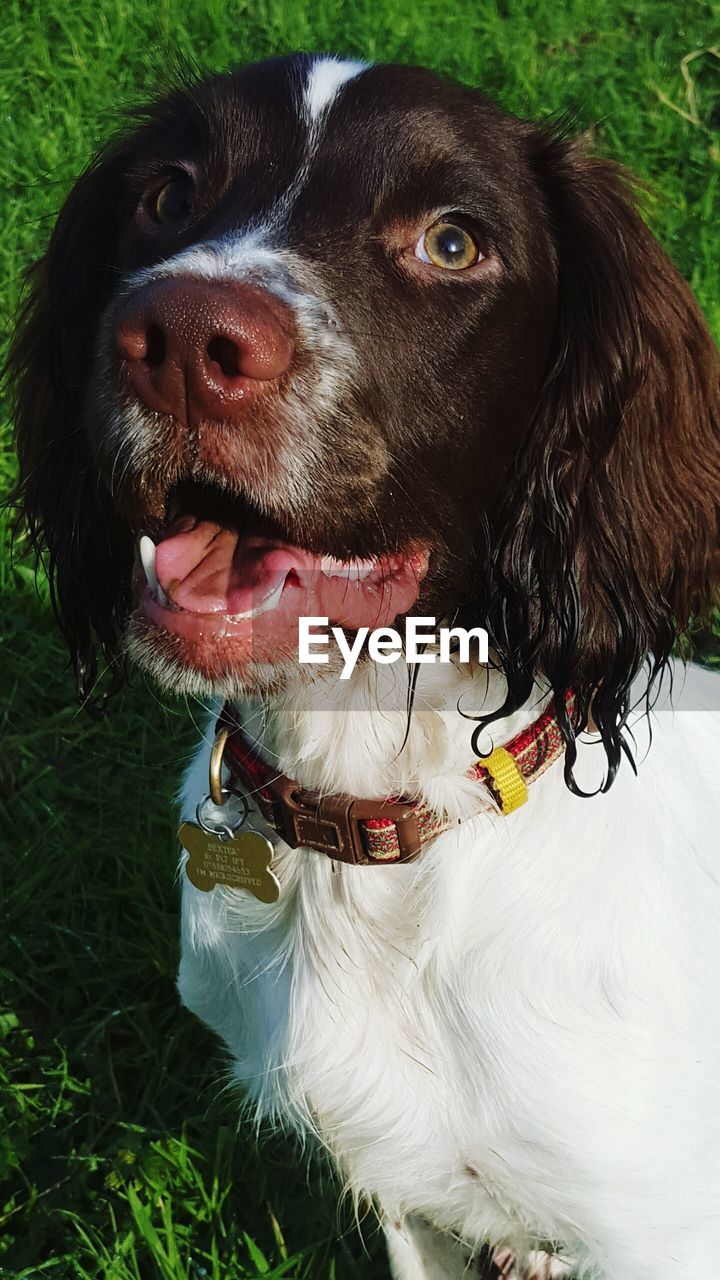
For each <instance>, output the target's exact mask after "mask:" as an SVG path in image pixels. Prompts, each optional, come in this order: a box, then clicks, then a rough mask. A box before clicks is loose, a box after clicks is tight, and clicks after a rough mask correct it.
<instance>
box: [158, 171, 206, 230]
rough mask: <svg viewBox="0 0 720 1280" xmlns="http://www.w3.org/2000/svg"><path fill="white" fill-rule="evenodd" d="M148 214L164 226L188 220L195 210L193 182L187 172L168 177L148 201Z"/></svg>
mask: <svg viewBox="0 0 720 1280" xmlns="http://www.w3.org/2000/svg"><path fill="white" fill-rule="evenodd" d="M149 209H150V214H151V216H152V217H153V219H154V220H155V222H160V223H162V225H163V226H164V227H178V226H182V225H184V224H185V223H186V222H189V221H190V219H191V218H192V216H193V213H194V212H195V184H194V183H193V180H192V178H191V177H190V175H189V174H185V173H179V174H176V176H175V177H174V178H169V179H168V181H167V182H165V183H164V184H163V186H162V187H161V188H160V190H159V191H157V192H156V193H155V194H154V195H153V196H152V197H151V199H150V201H149Z"/></svg>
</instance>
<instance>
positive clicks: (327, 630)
mask: <svg viewBox="0 0 720 1280" xmlns="http://www.w3.org/2000/svg"><path fill="white" fill-rule="evenodd" d="M328 623H329V619H328V618H299V619H298V624H299V631H298V658H299V660H300V662H311V663H315V662H317V663H323V662H329V661H330V654H329V653H328V647H329V645H330V640H331V638H332V639H333V640H334V641H335V644H336V645H337V647H338V649H339V650H340V653H341V655H342V657H343V663H344V665H343V669H342V671H341V673H340V679H341V680H349V678H350V676H351V675H352V673H353V671H354V670H355V664H356V663H357V660H358V658H359V657H360V654H361V653H362V651H363V647H364V646H365V644H366V643H367V650H368V654H369V656H370V658H371V659H372V661H373V662H380V663H383V664H385V665H387V664H389V663H391V662H397V660H398V658H400V657H401V656H404V658H405V661H406V662H410V663H414V662H450V661H452V659H453V658H458V659H459V661H460V662H469V661H470V653H471V647H470V646H471V643H472V642H473V641H474V642H475V643H476V645H477V656H478V660H479V661H480V662H487V660H488V634H487V631H485V630H484V628H483V627H471V628H470V630H466V628H465V627H440V628H439V629H438V628H437V623H436V620H435V618H407V619H406V620H405V635H404V637H403V636H402V635H401V634H400V632H399V631H396V630H395V628H394V627H376V628H375V629H374V630H371V629H370V627H359V628H358V630H357V632H356V634H355V637H354V639H353V642H352V644H350V643H349V642H348V639H347V637H346V635H345V632H344V631H343V629H342V627H329V626H328ZM427 646H431V648H430V651H428V648H427Z"/></svg>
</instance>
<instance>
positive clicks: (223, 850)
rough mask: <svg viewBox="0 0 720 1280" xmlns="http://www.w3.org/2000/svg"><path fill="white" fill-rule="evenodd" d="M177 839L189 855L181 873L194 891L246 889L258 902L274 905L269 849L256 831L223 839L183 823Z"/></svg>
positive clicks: (275, 889) (277, 889) (276, 887)
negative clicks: (218, 885)
mask: <svg viewBox="0 0 720 1280" xmlns="http://www.w3.org/2000/svg"><path fill="white" fill-rule="evenodd" d="M178 835H179V837H180V843H181V845H182V847H183V849H186V850H187V852H188V854H189V855H190V856H189V858H188V860H187V862H186V864H185V870H186V872H187V875H188V879H189V880H190V881H191V883H192V884H194V885H195V888H196V889H202V890H204V891H205V892H208V891H209V890H210V889H213V888H214V887H215V885H216V884H224V885H227V887H228V888H229V889H247V891H248V893H252V894H253V895H254V896H255V897H256V898H258V899H259V901H260V902H277V900H278V898H279V897H280V883H279V881H278V879H277V877H276V876H275V875H274V873H273V871H272V870H271V867H270V864H271V862H272V855H273V847H272V845H271V843H270V841H269V840H267V839H266V838H265V836H261V835H260V833H259V832H258V831H241V832H239V833H238V835H229V836H224V835H220V834H219V833H217V832H214V831H205V830H204V829H203V828H202V827H199V826H197V825H196V824H195V823H194V822H183V824H182V826H181V828H180V830H179V832H178Z"/></svg>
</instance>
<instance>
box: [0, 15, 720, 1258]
mask: <svg viewBox="0 0 720 1280" xmlns="http://www.w3.org/2000/svg"><path fill="white" fill-rule="evenodd" d="M719 17H720V11H719V10H718V8H717V6H714V5H712V4H710V3H707V2H706V0H632V2H629V0H569V2H567V3H564V4H560V3H558V0H537V2H536V3H532V2H531V0H525V2H520V0H497V3H491V2H489V0H477V3H474V4H471V3H464V2H463V0H442V2H440V0H428V2H426V3H424V2H423V0H417V2H416V3H408V2H407V0H405V2H404V3H402V4H400V3H398V0H385V3H378V2H377V0H373V2H370V0H368V2H367V3H361V2H356V3H348V4H344V5H343V4H342V3H340V0H316V2H315V4H314V5H309V4H303V3H299V0H285V2H284V3H278V2H277V0H255V3H252V4H251V3H244V2H236V3H233V0H204V3H199V0H186V2H185V3H183V4H182V5H176V4H175V3H171V0H137V2H136V3H133V2H132V0H74V2H73V3H71V0H67V2H66V3H62V0H42V2H41V0H5V3H4V6H3V10H2V16H1V17H0V35H1V39H0V127H1V133H0V205H1V206H2V207H1V212H0V221H1V225H2V235H0V277H1V280H0V290H1V292H0V308H1V309H2V312H3V315H4V316H6V317H7V319H6V324H5V325H4V326H3V329H5V330H7V329H8V328H9V327H10V325H11V323H12V320H11V317H12V315H13V312H14V309H15V306H16V304H17V300H18V295H19V292H20V286H21V273H22V269H23V267H24V266H25V264H26V263H27V262H28V260H29V259H30V258H31V257H32V255H33V254H34V253H35V252H36V251H37V250H38V249H39V248H40V247H41V246H42V244H43V241H44V239H45V237H46V236H47V233H48V228H49V226H50V222H51V218H52V214H53V211H54V210H56V209H57V207H58V204H59V202H60V201H61V199H62V196H63V193H64V192H65V191H66V190H67V188H68V185H69V184H70V182H71V181H72V179H73V176H74V175H76V174H77V172H78V171H79V169H80V168H81V167H82V166H83V165H84V164H85V162H86V161H87V159H88V158H89V156H90V154H91V153H92V150H93V148H94V147H95V146H96V144H97V143H98V142H100V141H101V139H103V138H104V137H105V136H106V135H107V134H108V132H110V131H111V129H112V128H113V127H114V125H115V124H116V122H118V121H119V120H120V119H121V118H122V114H123V110H124V109H125V108H126V107H127V106H128V105H130V104H132V103H134V102H137V101H138V100H139V98H141V97H142V96H143V94H145V93H147V92H148V91H152V90H153V88H154V87H155V86H156V85H157V83H158V82H159V81H160V82H162V81H163V80H164V79H166V78H167V76H168V73H169V71H170V70H171V69H172V68H173V67H174V66H176V65H177V64H178V63H180V64H187V63H191V64H194V65H196V66H197V67H198V68H199V69H205V68H221V67H226V66H228V65H230V64H231V63H233V62H236V61H241V60H244V59H248V58H255V57H260V56H265V55H267V54H272V53H276V52H280V51H283V50H286V49H290V48H306V49H323V48H325V49H334V50H337V51H339V52H342V53H346V54H353V55H361V56H364V57H369V58H384V59H387V58H394V59H399V60H402V61H418V62H426V63H428V64H430V65H433V66H435V67H437V68H438V69H440V70H442V71H445V72H448V73H451V74H453V75H456V76H459V77H461V78H462V79H464V80H466V81H472V82H475V83H478V84H480V85H482V86H484V87H485V89H486V90H487V91H488V92H489V93H490V94H492V95H493V96H495V97H497V98H498V99H499V100H500V101H502V102H503V103H504V104H505V105H506V106H508V107H510V108H512V109H514V110H516V111H519V112H521V113H524V114H527V115H532V116H538V117H539V116H543V115H546V114H548V113H552V112H559V111H568V110H570V111H572V112H573V113H574V114H575V116H576V118H577V121H578V125H579V126H582V127H592V128H593V129H594V131H595V134H596V137H597V143H598V145H599V146H600V147H602V148H604V149H606V150H608V151H609V152H611V153H613V154H615V155H617V156H619V157H620V158H622V159H623V160H624V161H625V162H626V163H627V164H629V165H630V166H631V167H633V168H634V169H635V170H636V171H637V172H638V173H639V174H640V175H641V176H642V177H643V178H645V179H647V180H648V181H649V182H650V183H651V185H652V187H653V189H654V192H655V197H654V199H653V200H652V202H651V204H650V209H649V212H650V217H651V220H652V222H653V225H654V227H655V229H656V231H657V233H658V234H659V235H660V237H661V238H662V240H663V241H664V243H665V244H666V245H667V246H668V248H669V249H670V251H671V253H672V254H673V256H674V258H675V260H676V261H677V263H678V265H679V266H680V268H681V269H682V271H683V272H684V273H685V275H686V276H687V278H688V279H689V281H690V283H691V284H692V286H693V288H694V289H695V291H696V293H697V296H698V298H699V300H700V302H701V304H702V305H703V307H704V309H705V312H706V314H707V316H708V319H709V321H710V323H711V325H712V327H713V328H714V331H715V333H716V335H720V293H719V290H718V262H719V261H720V227H719V226H718V219H717V212H718V203H719V202H718V185H719V181H720V140H719V137H718V125H719V124H720V60H719V59H718V49H717V47H716V48H715V50H714V51H713V48H712V46H713V45H715V46H718V44H720V22H719V21H718V18H719ZM0 448H1V449H2V452H0V486H2V488H3V489H7V488H8V487H9V485H10V482H11V478H12V475H13V463H12V453H11V446H10V436H9V432H7V431H5V432H3V434H2V436H0ZM0 593H1V594H2V600H1V602H0V609H1V614H0V616H1V618H2V623H1V626H2V631H1V633H0V644H1V646H2V648H1V650H0V804H1V805H2V820H1V823H0V832H1V835H0V839H1V840H2V844H3V857H2V865H1V868H0V875H1V877H2V885H1V886H0V887H1V889H2V900H3V905H4V921H3V928H2V934H1V935H0V952H1V955H0V965H1V966H2V969H1V973H0V984H1V985H0V1003H1V1005H2V1012H1V1013H0V1098H1V1099H2V1106H3V1112H4V1119H3V1124H2V1132H1V1133H0V1182H1V1185H2V1191H1V1194H0V1275H2V1276H14V1277H18V1280H20V1277H37V1276H41V1275H42V1276H44V1275H46V1274H47V1275H50V1276H53V1277H67V1278H68V1280H75V1278H76V1277H93V1278H94V1277H111V1278H112V1280H201V1277H204V1276H206V1277H212V1278H213V1280H220V1277H222V1278H223V1280H236V1278H239V1277H250V1276H253V1277H254V1276H260V1275H265V1276H280V1275H285V1276H292V1277H298V1278H299V1277H313V1280H314V1278H316V1277H317V1278H322V1280H325V1278H327V1280H330V1278H331V1277H336V1278H337V1280H352V1278H354V1277H359V1276H363V1277H368V1278H369V1280H373V1277H378V1278H379V1277H383V1276H386V1274H387V1272H386V1268H385V1264H384V1261H383V1258H382V1251H381V1249H380V1248H379V1244H378V1241H377V1237H376V1233H375V1231H374V1228H373V1224H372V1221H371V1220H370V1219H368V1221H367V1222H366V1223H365V1224H364V1231H363V1237H364V1245H363V1242H362V1241H361V1239H360V1236H359V1235H358V1234H357V1233H356V1231H355V1228H354V1226H353V1223H352V1221H351V1220H350V1218H349V1217H348V1216H346V1215H342V1214H341V1215H340V1216H338V1212H337V1209H336V1189H335V1188H334V1187H333V1185H332V1181H331V1178H330V1176H329V1174H328V1173H327V1171H325V1170H323V1167H322V1165H321V1164H320V1163H319V1162H316V1163H314V1164H313V1166H312V1168H311V1171H310V1174H309V1175H306V1173H305V1171H304V1168H303V1162H302V1161H300V1160H298V1159H296V1156H295V1152H294V1150H293V1148H292V1146H291V1145H290V1144H289V1143H287V1142H285V1141H283V1140H281V1139H278V1138H272V1139H269V1140H268V1141H266V1142H265V1143H264V1144H263V1146H262V1148H261V1149H260V1150H258V1147H257V1145H256V1141H255V1137H254V1134H253V1133H252V1132H251V1131H250V1130H249V1129H248V1128H246V1127H244V1126H243V1125H238V1120H237V1117H238V1108H237V1105H236V1101H235V1099H234V1098H233V1097H232V1094H231V1093H230V1092H229V1091H228V1090H227V1089H226V1088H225V1086H224V1062H223V1059H222V1056H221V1053H220V1050H219V1048H218V1046H217V1045H216V1044H215V1042H214V1040H213V1039H212V1038H211V1037H210V1036H209V1035H207V1034H206V1033H205V1032H204V1031H203V1030H202V1028H201V1027H200V1026H199V1024H198V1023H196V1022H195V1021H194V1020H193V1019H192V1018H191V1017H190V1016H189V1015H188V1014H186V1013H185V1012H184V1011H183V1010H182V1009H180V1008H179V1005H178V1001H177V997H176V994H175V988H174V973H175V968H176V960H177V928H178V925H177V902H178V891H177V886H176V884H175V881H174V867H175V841H174V831H173V821H172V816H171V800H172V794H173V789H174V787H175V782H176V778H177V776H178V774H179V772H180V770H181V768H182V765H183V762H184V761H185V760H186V759H187V758H188V753H189V751H190V750H191V744H192V742H193V738H194V730H193V725H192V710H193V709H192V708H190V709H188V708H186V707H174V708H169V709H167V708H166V709H163V708H162V707H161V706H160V705H159V703H158V702H157V701H156V699H155V698H154V697H153V695H152V693H151V691H149V690H148V689H147V688H146V687H145V686H144V684H141V683H140V682H139V681H138V682H137V684H136V687H134V688H130V689H129V690H128V691H127V692H126V693H125V694H124V695H123V696H122V698H121V699H119V700H118V702H117V704H116V706H115V707H114V710H113V713H112V715H111V716H110V717H109V718H108V719H107V720H106V721H105V722H103V723H101V724H94V723H92V722H91V721H90V720H88V719H87V718H85V717H83V716H82V715H80V714H79V713H77V712H76V710H75V708H74V706H73V703H72V696H71V695H72V689H71V681H70V677H69V674H68V672H67V670H66V668H65V656H64V653H63V650H62V646H61V644H60V642H59V640H58V638H57V636H56V635H55V632H54V628H53V624H52V621H51V618H50V616H49V614H48V611H47V608H46V606H45V605H44V604H43V603H42V601H41V600H39V599H38V598H37V596H36V594H35V591H34V584H33V574H32V571H31V569H30V568H29V566H27V565H23V564H18V565H16V567H14V568H13V567H11V565H10V560H9V536H7V530H6V535H5V537H4V541H3V543H2V547H1V548H0ZM715 631H716V634H717V635H720V617H718V618H716V626H715ZM702 644H703V646H704V650H705V653H706V656H707V657H708V658H709V660H711V661H717V660H718V659H717V647H716V642H715V641H714V640H713V639H712V637H711V635H710V633H707V634H706V635H705V636H704V637H703V638H702ZM365 1249H366V1250H367V1252H366V1251H365Z"/></svg>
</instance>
